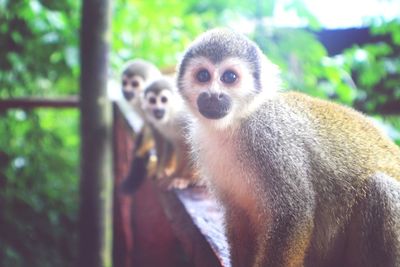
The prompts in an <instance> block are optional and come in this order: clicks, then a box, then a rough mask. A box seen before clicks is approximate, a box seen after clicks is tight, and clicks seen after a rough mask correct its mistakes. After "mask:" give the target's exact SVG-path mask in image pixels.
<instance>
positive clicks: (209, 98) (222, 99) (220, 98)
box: [197, 92, 232, 120]
mask: <svg viewBox="0 0 400 267" xmlns="http://www.w3.org/2000/svg"><path fill="white" fill-rule="evenodd" d="M231 107H232V101H231V99H230V97H229V96H228V95H226V94H223V93H221V94H214V93H213V94H210V93H207V92H203V93H201V94H200V95H199V96H198V98H197V108H198V110H199V112H200V114H201V115H203V116H204V117H206V118H207V119H212V120H218V119H221V118H223V117H225V116H226V115H227V114H228V113H229V111H230V110H231Z"/></svg>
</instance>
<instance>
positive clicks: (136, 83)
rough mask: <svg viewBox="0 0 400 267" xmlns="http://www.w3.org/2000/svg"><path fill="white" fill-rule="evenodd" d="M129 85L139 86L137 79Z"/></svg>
mask: <svg viewBox="0 0 400 267" xmlns="http://www.w3.org/2000/svg"><path fill="white" fill-rule="evenodd" d="M131 85H132V87H138V86H139V82H138V81H132V82H131Z"/></svg>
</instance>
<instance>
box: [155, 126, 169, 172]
mask: <svg viewBox="0 0 400 267" xmlns="http://www.w3.org/2000/svg"><path fill="white" fill-rule="evenodd" d="M153 136H154V141H155V145H156V155H157V169H156V178H157V179H159V178H163V177H164V176H165V175H166V172H165V171H166V168H167V167H168V165H169V164H170V162H171V159H172V156H173V149H172V145H171V144H170V143H169V142H168V141H167V140H166V139H165V138H164V137H163V136H162V135H161V134H160V133H159V132H158V131H157V130H156V129H154V128H153Z"/></svg>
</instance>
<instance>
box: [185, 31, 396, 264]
mask: <svg viewBox="0 0 400 267" xmlns="http://www.w3.org/2000/svg"><path fill="white" fill-rule="evenodd" d="M277 74H278V73H277V69H276V67H275V66H274V65H273V64H272V63H270V62H269V61H268V59H267V58H266V57H265V56H264V55H263V54H262V52H261V51H260V49H259V48H258V47H257V45H256V44H255V43H253V42H252V41H250V40H249V39H247V38H246V37H244V36H242V35H240V34H237V33H235V32H233V31H230V30H223V29H216V30H211V31H209V32H207V33H205V34H203V35H201V36H200V37H198V38H197V39H196V40H195V41H194V43H193V44H192V45H191V46H190V47H189V48H188V49H187V51H186V53H185V54H184V56H183V59H182V61H181V64H180V66H179V73H178V87H179V90H180V92H181V94H182V96H183V98H184V99H185V102H186V104H187V106H188V107H189V109H190V110H191V113H192V115H193V122H192V126H191V127H190V129H191V131H190V138H191V145H192V150H193V151H194V158H195V162H197V165H198V167H199V169H200V171H201V173H202V176H204V177H205V178H206V180H207V182H208V184H209V188H210V189H211V190H212V191H214V193H215V195H216V196H217V198H218V199H219V200H220V201H221V203H222V205H223V206H224V208H225V218H226V225H227V235H228V241H229V244H230V247H231V260H232V265H233V266H234V267H237V266H240V267H249V266H271V267H272V266H318V267H322V266H332V267H333V266H349V267H358V266H360V267H361V266H400V182H399V179H400V150H399V148H398V147H397V146H396V145H395V144H394V143H392V142H391V141H390V140H389V139H387V138H386V137H385V136H383V135H382V134H381V133H380V131H379V130H377V129H376V128H375V127H374V126H373V125H372V123H371V122H370V121H369V120H368V119H367V118H365V117H364V116H363V115H361V114H360V113H358V112H356V111H354V110H352V109H350V108H346V107H342V106H340V105H337V104H334V103H330V102H327V101H323V100H318V99H314V98H311V97H308V96H305V95H303V94H300V93H282V92H278V89H279V79H278V75H277Z"/></svg>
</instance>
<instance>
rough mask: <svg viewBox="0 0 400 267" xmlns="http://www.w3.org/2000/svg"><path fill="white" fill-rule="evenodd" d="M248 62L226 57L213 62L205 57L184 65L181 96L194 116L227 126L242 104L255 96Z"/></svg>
mask: <svg viewBox="0 0 400 267" xmlns="http://www.w3.org/2000/svg"><path fill="white" fill-rule="evenodd" d="M249 69H250V68H249V66H248V63H246V62H245V61H242V60H239V59H236V58H227V59H225V60H223V61H221V62H220V63H217V64H216V63H212V62H211V61H210V60H208V59H207V58H205V57H200V58H195V59H192V60H190V61H189V62H188V63H187V68H186V71H185V74H184V75H183V77H182V80H181V88H180V89H181V93H182V95H183V97H184V99H185V100H186V101H187V102H188V104H189V107H190V108H191V110H192V111H193V112H194V114H195V115H197V116H198V117H200V118H201V119H206V120H213V121H214V123H217V124H221V125H228V124H230V123H231V120H232V118H233V117H235V115H236V113H238V112H241V110H240V108H241V106H242V102H243V101H245V100H248V98H249V97H254V94H253V93H252V91H253V90H252V87H254V86H253V78H252V75H251V73H250V72H249Z"/></svg>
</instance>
